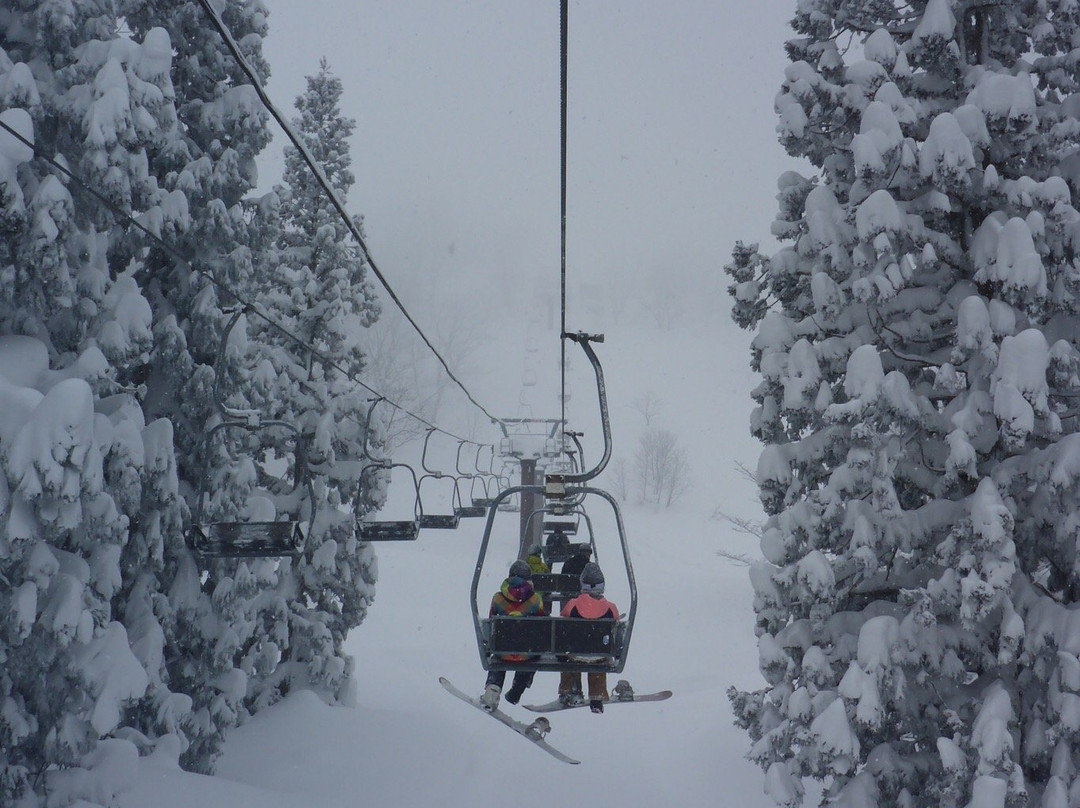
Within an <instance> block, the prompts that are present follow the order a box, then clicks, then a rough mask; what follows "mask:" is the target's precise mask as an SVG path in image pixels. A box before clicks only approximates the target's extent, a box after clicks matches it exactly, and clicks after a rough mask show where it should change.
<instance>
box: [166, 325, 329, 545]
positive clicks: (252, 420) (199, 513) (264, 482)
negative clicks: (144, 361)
mask: <svg viewBox="0 0 1080 808" xmlns="http://www.w3.org/2000/svg"><path fill="white" fill-rule="evenodd" d="M243 313H244V310H243V309H239V310H237V311H236V312H235V313H234V314H233V316H232V318H231V319H230V320H229V322H228V324H227V325H226V327H225V330H224V332H223V334H222V337H221V345H220V346H219V348H218V355H217V365H216V376H215V380H214V401H215V404H216V405H217V409H218V412H219V413H220V416H221V421H220V422H219V423H217V424H215V425H214V426H212V427H211V428H210V429H209V430H208V431H207V433H206V436H205V439H204V442H203V458H204V463H205V464H206V465H205V466H204V468H203V473H202V476H201V479H200V482H199V491H198V498H197V499H196V502H195V509H194V514H193V520H192V524H191V526H190V528H189V530H188V534H187V538H188V543H189V545H190V547H191V549H192V551H193V552H194V553H195V555H196V556H198V557H200V558H277V557H297V556H299V555H300V554H301V552H302V550H303V545H304V535H305V534H304V529H303V528H302V527H301V524H302V523H303V522H304V521H305V520H303V518H302V516H301V512H302V509H303V506H304V504H305V503H306V505H307V509H308V517H307V519H306V523H307V524H306V527H307V530H308V532H310V530H311V525H312V523H313V521H314V510H315V508H314V501H315V498H314V490H313V486H312V482H311V475H310V472H309V469H308V466H307V461H306V447H305V444H304V439H303V436H302V435H301V434H300V430H299V429H297V427H296V426H294V425H293V424H291V423H288V422H286V421H282V420H276V419H264V418H262V416H261V415H260V413H258V412H256V411H254V410H241V409H237V408H234V407H230V406H228V405H227V404H225V400H224V396H223V394H222V389H221V380H222V377H223V376H224V373H225V348H226V345H227V344H228V340H229V335H230V334H231V333H232V330H233V327H234V326H235V325H236V324H237V322H238V321H239V319H240V317H241V316H242V315H243ZM274 432H278V433H281V436H282V437H281V438H279V439H278V440H276V441H274V440H271V439H270V437H269V436H270V435H271V433H274ZM230 433H231V434H232V435H236V434H237V433H239V434H240V436H242V437H243V438H246V440H244V441H243V442H244V443H247V444H248V446H247V447H245V448H244V449H241V450H240V451H235V449H236V447H235V439H234V441H233V443H234V451H229V449H228V446H229V443H230V441H229V436H230ZM253 437H254V438H258V439H259V440H257V441H256V447H255V449H256V450H255V452H252V451H251V449H252V447H251V440H250V439H251V438H253ZM264 441H265V444H264ZM215 452H219V453H220V452H224V454H226V455H227V456H228V457H229V461H228V462H230V463H232V464H234V465H243V464H245V463H250V464H252V466H254V468H249V469H247V470H246V471H245V475H246V476H252V475H254V476H256V477H258V478H259V484H260V488H259V489H253V491H252V495H251V497H249V500H248V502H247V503H246V506H245V508H244V509H243V510H247V511H248V514H249V515H248V517H247V518H242V517H241V516H240V515H239V514H237V515H232V516H230V518H222V517H221V515H220V514H214V513H212V512H211V511H212V506H213V504H214V502H213V496H212V493H211V491H212V489H214V488H215V487H216V485H217V481H214V480H212V473H211V467H210V464H211V459H212V458H213V457H214V456H215ZM290 455H291V458H290ZM290 459H291V462H290ZM268 465H285V466H287V467H288V471H289V472H291V476H292V482H291V483H290V482H289V480H288V478H287V476H284V477H282V476H276V475H275V474H274V473H272V472H271V471H270V470H269V469H268V468H267V466H268ZM260 489H261V493H260ZM259 499H261V500H262V503H259V502H258V500H259ZM260 505H261V506H262V507H261V508H260V507H259V506H260ZM271 507H272V508H273V511H274V514H273V518H269V519H268V518H265V516H266V513H265V512H269V511H270V509H271ZM258 510H262V511H264V513H257V511H258ZM241 512H242V511H241Z"/></svg>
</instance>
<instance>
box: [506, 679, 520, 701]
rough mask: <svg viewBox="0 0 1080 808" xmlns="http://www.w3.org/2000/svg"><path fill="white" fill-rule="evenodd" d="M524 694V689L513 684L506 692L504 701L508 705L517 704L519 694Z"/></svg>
mask: <svg viewBox="0 0 1080 808" xmlns="http://www.w3.org/2000/svg"><path fill="white" fill-rule="evenodd" d="M524 692H525V688H524V687H518V685H517V683H516V682H515V683H514V684H512V685H511V686H510V689H509V690H507V691H506V700H507V701H508V702H509V703H510V704H517V703H518V702H519V701H521V694H522V693H524Z"/></svg>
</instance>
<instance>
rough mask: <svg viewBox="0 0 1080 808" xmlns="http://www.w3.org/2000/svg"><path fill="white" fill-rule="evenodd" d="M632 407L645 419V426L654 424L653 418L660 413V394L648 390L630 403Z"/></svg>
mask: <svg viewBox="0 0 1080 808" xmlns="http://www.w3.org/2000/svg"><path fill="white" fill-rule="evenodd" d="M630 406H631V408H632V409H633V410H634V412H636V413H637V414H638V415H640V416H641V417H642V418H644V419H645V426H647V427H650V426H652V422H653V419H654V418H656V417H658V416H659V415H660V409H661V406H662V405H661V401H660V396H658V395H657V394H656V392H655V391H654V390H646V391H645V392H644V393H642V394H641V395H639V396H637V397H636V398H635V399H634V401H633V402H632V403H631V404H630Z"/></svg>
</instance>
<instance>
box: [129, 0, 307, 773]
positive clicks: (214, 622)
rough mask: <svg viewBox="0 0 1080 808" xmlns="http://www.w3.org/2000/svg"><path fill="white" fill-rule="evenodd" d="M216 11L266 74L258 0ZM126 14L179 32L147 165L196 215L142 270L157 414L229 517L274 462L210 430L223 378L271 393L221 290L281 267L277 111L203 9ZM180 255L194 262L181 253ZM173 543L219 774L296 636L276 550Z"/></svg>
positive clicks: (209, 748)
mask: <svg viewBox="0 0 1080 808" xmlns="http://www.w3.org/2000/svg"><path fill="white" fill-rule="evenodd" d="M216 8H218V9H219V13H220V14H221V15H222V17H223V18H224V20H225V22H226V24H227V25H228V26H229V28H230V30H231V31H232V33H233V35H234V36H235V37H236V39H237V40H238V41H239V42H241V43H242V45H241V46H242V48H243V50H244V52H245V55H246V57H247V58H248V60H249V61H250V62H251V63H253V64H254V65H255V68H256V70H258V71H259V72H260V75H261V76H262V77H263V79H265V77H266V76H267V75H268V73H269V68H268V66H267V65H266V62H265V61H264V60H263V59H262V56H261V49H262V38H263V36H265V34H266V31H267V12H266V9H265V8H264V7H263V5H262V3H261V2H258V0H230V2H227V3H223V4H220V5H219V6H216ZM123 17H124V21H125V23H126V25H127V27H128V28H129V29H130V30H131V31H132V33H133V34H134V35H135V36H136V37H138V36H140V35H142V33H143V32H145V31H148V30H151V29H153V28H155V27H161V28H164V29H165V30H166V31H167V32H168V34H169V38H170V40H171V42H172V46H173V60H172V70H171V77H172V83H173V87H174V88H175V95H176V100H175V107H176V117H177V126H176V130H177V131H176V136H175V137H173V138H171V139H170V140H169V141H168V142H167V143H166V144H164V145H163V147H162V148H159V149H155V150H154V151H152V152H151V153H150V154H149V155H148V157H149V160H148V165H147V170H148V172H149V174H150V175H151V176H153V177H155V178H157V180H158V182H159V183H160V184H161V186H162V187H164V188H165V189H167V190H168V191H169V192H170V193H171V194H172V195H173V196H174V197H175V198H176V199H177V205H178V206H182V207H183V208H184V209H185V211H186V213H187V216H188V219H187V222H186V224H187V226H186V227H184V228H176V227H167V226H163V227H162V228H161V231H160V235H161V237H162V238H163V239H164V240H165V241H166V242H167V243H168V244H169V245H171V248H172V249H168V250H167V249H163V248H161V247H160V246H159V245H156V244H154V243H152V242H148V241H147V240H145V239H143V243H144V245H145V246H144V249H145V250H146V253H147V255H146V259H145V261H144V269H143V270H142V272H141V274H140V275H139V278H140V281H141V282H142V285H143V287H144V288H145V289H146V290H147V295H148V297H149V298H150V301H151V305H152V308H153V312H154V323H153V329H154V351H153V353H152V355H151V362H150V366H149V368H148V369H147V371H146V373H145V384H146V387H147V390H148V392H147V396H146V408H147V410H148V411H149V412H150V413H152V414H153V415H155V416H157V417H160V418H167V419H169V421H170V422H171V423H172V424H173V426H174V441H175V446H176V468H177V474H178V476H179V478H180V481H181V488H182V492H183V493H184V495H185V499H186V501H187V505H188V507H187V509H186V515H187V516H188V517H190V508H191V507H193V506H194V504H195V500H196V498H197V492H198V491H199V490H200V485H201V483H202V478H203V475H204V474H209V481H210V484H209V486H208V487H209V490H210V491H211V492H212V497H211V503H210V505H209V509H210V510H209V512H210V513H211V514H212V515H213V516H216V517H220V518H231V517H235V516H236V515H237V514H245V513H247V512H249V511H250V509H251V508H252V507H253V503H261V502H263V500H261V499H260V498H259V497H258V496H257V495H258V494H259V493H260V490H259V489H260V486H261V485H262V483H263V481H264V474H265V471H264V468H265V460H266V458H265V457H263V456H260V455H259V453H258V450H259V449H260V447H259V446H258V445H257V444H256V443H255V442H252V441H245V440H244V436H243V435H242V434H240V435H238V434H236V431H235V430H232V431H227V432H226V434H225V435H224V437H223V440H222V441H220V442H218V443H215V444H214V445H212V446H211V447H209V450H207V447H206V446H205V445H204V438H205V436H206V434H207V430H209V429H211V428H212V427H213V426H214V425H215V424H216V423H218V422H219V420H220V417H221V416H220V413H219V412H218V411H217V410H216V407H215V404H214V384H215V380H217V379H219V378H220V380H221V382H222V390H224V391H225V394H226V396H227V397H228V402H229V404H231V405H233V406H238V407H252V408H258V407H259V405H260V404H261V403H262V402H261V401H260V400H259V398H258V395H257V392H256V391H255V389H254V382H253V381H252V379H253V376H254V373H255V365H254V362H255V361H256V359H257V357H255V356H254V355H253V354H252V353H251V352H249V351H247V350H246V347H245V346H246V340H245V339H244V335H243V334H234V336H236V337H237V344H236V345H234V346H233V349H232V350H230V351H228V352H226V361H225V363H224V364H225V366H224V367H218V366H217V353H218V348H219V346H220V344H221V340H222V336H223V330H224V327H225V325H226V323H227V321H228V319H229V316H230V315H229V313H228V310H229V309H230V308H231V307H234V306H236V305H237V303H238V301H237V300H236V299H235V298H234V297H233V296H232V295H231V294H230V293H229V292H227V291H224V289H229V290H232V291H233V292H235V293H237V294H239V295H240V296H241V297H242V298H244V299H245V300H253V299H255V298H256V297H257V294H258V291H259V290H260V289H262V288H264V286H265V285H266V284H267V283H268V282H269V278H270V276H271V275H272V273H273V267H274V265H275V263H276V244H275V242H276V238H277V232H278V230H277V228H278V221H277V209H276V197H275V196H274V195H273V194H269V195H266V196H264V197H262V198H258V197H255V196H254V195H253V194H254V190H255V186H256V182H257V174H256V170H255V157H256V155H257V154H258V153H259V152H260V151H261V150H262V149H263V148H264V147H265V146H266V145H267V144H268V143H269V141H270V132H269V128H268V121H269V116H268V114H267V113H266V111H265V110H264V109H263V107H262V104H261V102H260V101H259V99H258V96H257V94H256V93H255V91H254V88H253V87H252V86H251V85H250V83H249V82H248V80H247V77H246V76H245V75H244V73H243V71H242V69H241V68H240V66H239V65H238V64H237V63H236V60H235V59H234V58H233V56H232V55H231V54H230V53H229V51H228V48H227V47H226V44H225V42H224V41H223V40H222V38H221V36H220V34H219V33H218V32H217V30H216V28H215V27H214V25H213V23H212V21H211V19H210V18H209V17H208V15H207V14H206V12H205V11H204V9H203V8H202V7H201V6H200V4H199V3H197V2H184V3H175V2H168V0H130V1H126V2H124V3H123ZM176 253H179V254H180V255H184V256H188V257H189V258H188V261H187V262H184V261H178V260H176V257H175V255H176ZM211 278H213V281H214V282H212V281H211ZM215 282H216V283H215ZM239 330H240V329H237V331H239ZM173 538H174V541H175V542H176V544H177V548H176V553H175V556H173V557H171V558H169V559H168V560H167V565H168V571H169V572H168V586H167V589H166V590H165V594H166V597H163V598H161V599H160V601H159V602H158V603H157V608H158V612H159V613H160V614H161V616H162V620H163V624H164V626H165V629H166V642H167V648H168V651H167V653H166V663H167V666H168V674H169V678H170V681H171V682H172V686H173V688H174V689H177V690H180V691H182V692H184V693H187V694H189V695H190V696H191V698H192V700H193V706H192V718H191V720H190V721H188V723H187V725H186V727H185V730H186V732H185V744H186V746H185V749H184V754H183V756H182V758H181V760H182V762H183V764H184V765H185V766H186V767H188V768H191V769H195V770H200V771H209V770H211V769H212V767H213V761H214V758H215V756H216V753H217V750H218V748H219V747H220V744H221V741H222V739H223V736H224V732H225V731H226V730H227V729H229V728H230V727H232V726H235V725H236V724H237V723H238V722H239V721H241V720H243V718H244V716H245V715H246V714H247V713H248V711H249V710H250V709H251V706H252V705H251V702H250V701H249V695H250V693H251V692H252V691H253V690H255V689H257V684H256V682H257V681H258V680H259V679H260V678H262V677H265V676H269V675H272V674H273V670H274V667H275V664H276V657H277V650H276V649H277V644H276V641H277V640H278V638H279V637H280V636H281V635H282V634H285V636H286V639H285V640H284V643H285V644H287V632H285V631H284V629H280V630H278V631H277V632H274V631H268V630H266V626H267V623H268V622H270V623H273V622H274V621H273V620H267V619H266V618H265V615H266V614H267V613H269V614H271V615H277V616H279V617H283V616H284V615H285V614H286V611H287V609H286V606H285V598H284V597H282V596H281V595H280V594H277V593H276V592H275V591H274V590H275V588H276V587H277V585H278V583H279V574H278V566H279V564H278V562H277V561H276V560H274V559H266V560H257V561H255V562H250V561H240V562H236V561H219V562H212V563H209V564H204V563H203V562H200V561H198V560H196V559H195V558H194V557H193V556H192V554H191V553H190V552H188V551H187V549H186V548H185V546H184V545H183V536H182V534H177V535H175V536H174V537H173Z"/></svg>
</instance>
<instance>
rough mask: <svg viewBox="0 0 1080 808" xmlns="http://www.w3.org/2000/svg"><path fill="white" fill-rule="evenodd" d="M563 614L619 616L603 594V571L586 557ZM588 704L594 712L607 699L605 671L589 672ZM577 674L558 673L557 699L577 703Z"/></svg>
mask: <svg viewBox="0 0 1080 808" xmlns="http://www.w3.org/2000/svg"><path fill="white" fill-rule="evenodd" d="M562 616H563V617H584V618H585V619H587V620H600V619H603V618H608V619H611V620H618V619H619V610H618V609H617V608H616V607H615V604H614V603H612V602H611V601H610V600H608V599H606V598H605V597H604V573H603V571H601V569H600V567H599V565H597V564H594V563H593V562H592V561H590V562H589V563H588V564H586V565H585V568H584V569H583V570H582V571H581V594H580V595H578V596H577V597H576V598H574V599H573V600H571V601H569V602H567V604H566V605H565V606H563V608H562ZM588 680H589V708H590V709H591V710H592V711H593V712H594V713H602V712H604V702H605V701H608V700H609V698H610V697H609V696H608V689H607V674H606V673H602V672H601V673H590V674H589V676H588ZM582 698H583V696H582V693H581V674H580V673H578V672H576V671H563V672H562V673H561V674H559V701H561V702H562V703H563V704H566V705H572V704H580V703H581V699H582Z"/></svg>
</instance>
